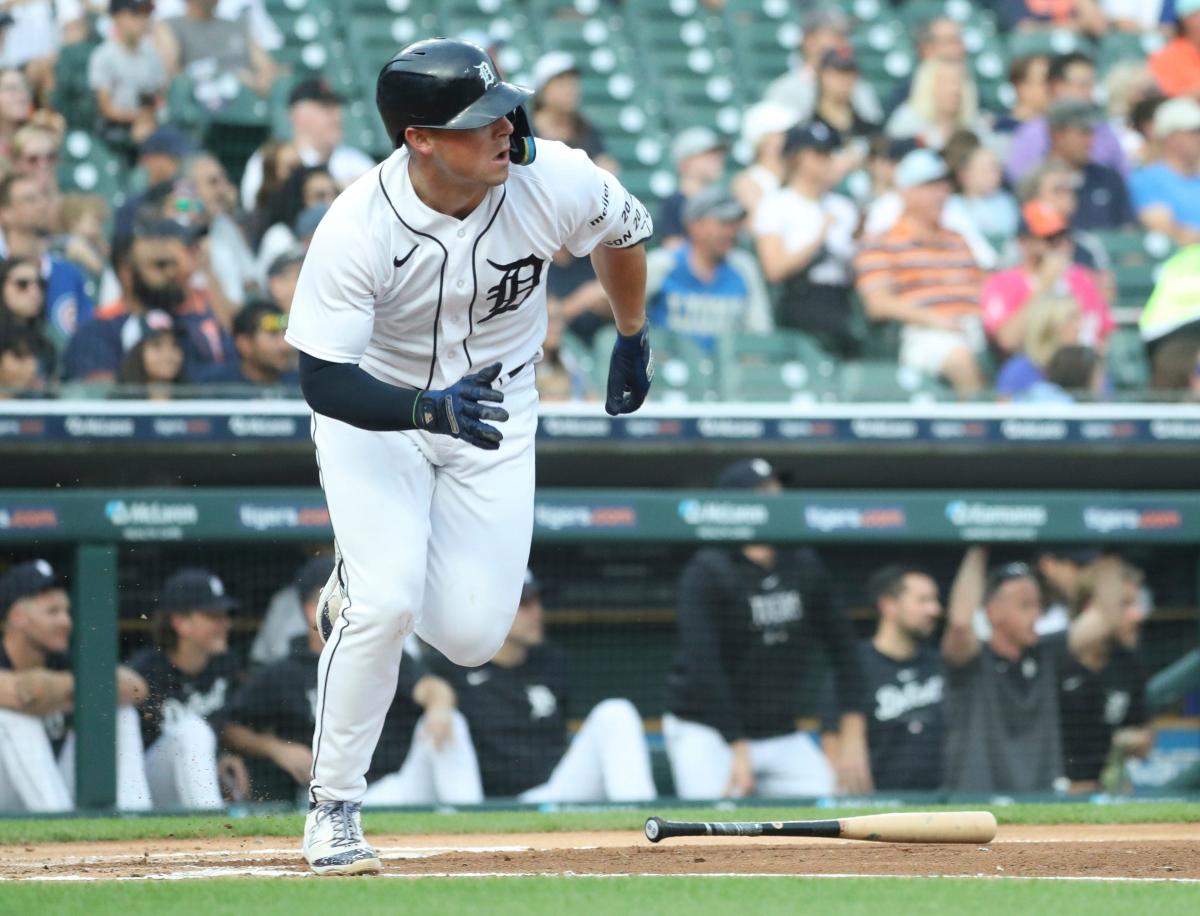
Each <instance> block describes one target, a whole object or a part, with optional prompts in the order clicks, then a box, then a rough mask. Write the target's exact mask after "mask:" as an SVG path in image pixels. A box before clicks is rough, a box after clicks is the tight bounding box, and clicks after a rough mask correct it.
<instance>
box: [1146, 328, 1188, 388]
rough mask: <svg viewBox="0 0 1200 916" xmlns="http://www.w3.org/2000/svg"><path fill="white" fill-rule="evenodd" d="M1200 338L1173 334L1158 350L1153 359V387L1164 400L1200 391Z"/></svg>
mask: <svg viewBox="0 0 1200 916" xmlns="http://www.w3.org/2000/svg"><path fill="white" fill-rule="evenodd" d="M1198 360H1200V337H1195V336H1185V335H1172V336H1171V337H1170V338H1168V339H1167V340H1166V341H1164V342H1163V343H1161V344H1159V345H1158V346H1157V347H1155V349H1154V356H1153V358H1152V362H1151V371H1150V390H1151V391H1152V392H1154V393H1155V394H1156V395H1158V396H1159V399H1160V400H1165V399H1170V398H1181V397H1185V396H1188V395H1190V396H1191V398H1192V399H1193V400H1196V399H1197V398H1196V396H1197V395H1198V394H1200V377H1197V368H1198V365H1200V364H1198V362H1197V361H1198Z"/></svg>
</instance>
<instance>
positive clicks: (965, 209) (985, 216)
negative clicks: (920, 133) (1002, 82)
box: [942, 130, 1017, 238]
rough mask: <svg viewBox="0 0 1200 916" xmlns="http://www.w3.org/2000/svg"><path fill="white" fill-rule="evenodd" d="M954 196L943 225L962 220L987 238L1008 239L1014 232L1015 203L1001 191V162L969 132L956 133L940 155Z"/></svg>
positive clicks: (1002, 177) (1015, 220) (1015, 227)
mask: <svg viewBox="0 0 1200 916" xmlns="http://www.w3.org/2000/svg"><path fill="white" fill-rule="evenodd" d="M942 155H943V158H944V159H945V160H946V166H947V168H949V170H950V182H951V185H952V187H953V189H954V194H953V195H952V196H951V197H950V200H949V201H947V203H946V212H945V213H944V214H943V215H942V219H943V221H945V220H947V219H950V220H962V221H965V222H967V223H970V224H971V225H972V226H973V227H974V228H975V231H976V232H978V233H980V234H982V235H984V236H986V237H997V236H999V237H1001V238H1006V237H1011V236H1012V235H1013V234H1014V233H1015V232H1016V231H1017V203H1016V201H1015V200H1013V196H1012V195H1011V194H1010V193H1008V191H1006V190H1005V189H1004V188H1003V186H1002V185H1003V182H1004V172H1003V170H1002V169H1001V167H1000V160H999V159H998V158H997V157H996V154H995V153H994V152H992V151H991V149H989V148H988V147H986V146H984V145H983V144H982V143H980V142H979V138H978V137H977V136H975V134H973V133H971V132H970V131H962V130H960V131H957V132H956V133H954V134H953V135H952V136H951V137H950V139H949V140H948V141H947V142H946V148H945V149H944V150H943V152H942Z"/></svg>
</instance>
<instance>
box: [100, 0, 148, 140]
mask: <svg viewBox="0 0 1200 916" xmlns="http://www.w3.org/2000/svg"><path fill="white" fill-rule="evenodd" d="M153 10H154V3H153V2H152V0H110V3H109V15H110V16H111V18H112V34H111V35H110V36H109V38H108V40H107V41H105V42H104V43H103V44H101V45H99V46H97V48H96V49H95V50H94V51H93V52H92V55H91V57H90V58H88V85H89V86H90V87H91V89H92V92H94V93H95V94H96V107H97V109H98V110H99V112H100V118H101V124H100V127H99V132H100V135H101V136H102V137H103V138H104V140H105V141H106V142H108V143H109V144H112V145H114V146H120V147H125V148H129V149H133V148H136V147H137V146H139V145H141V143H142V141H143V140H145V139H146V138H147V137H149V136H150V134H152V133H154V129H155V128H156V127H157V126H158V108H159V106H160V105H161V104H162V101H163V98H164V95H165V93H166V89H167V74H166V73H165V72H164V71H163V68H162V61H161V60H160V59H159V56H158V52H157V51H156V50H155V48H154V42H153V41H152V40H151V39H150V37H149V34H148V33H149V27H150V14H151V12H152V11H153Z"/></svg>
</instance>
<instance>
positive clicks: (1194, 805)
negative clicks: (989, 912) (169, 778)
mask: <svg viewBox="0 0 1200 916" xmlns="http://www.w3.org/2000/svg"><path fill="white" fill-rule="evenodd" d="M919 807H920V809H921V810H964V809H970V808H988V809H989V810H991V811H993V812H994V813H995V815H996V818H997V820H998V821H999V822H1000V823H1001V824H1140V823H1196V822H1200V802H1145V803H1137V804H1111V805H1094V804H1074V803H1063V804H1028V805H1027V804H1022V805H1007V806H1006V805H1001V806H989V805H973V806H971V805H921V806H919ZM879 810H880V809H879V808H836V809H831V808H788V807H780V808H771V807H761V806H755V807H746V808H743V809H740V810H730V809H722V810H715V809H705V808H663V809H652V808H650V807H646V808H641V809H637V810H632V809H630V810H611V809H610V810H598V811H552V812H541V811H535V810H525V811H464V812H459V813H447V814H443V813H436V812H427V811H426V812H387V811H380V812H376V813H372V812H368V813H367V814H366V816H365V818H364V822H365V825H366V828H367V830H368V832H370V833H372V834H375V835H382V834H428V833H543V832H553V831H565V830H630V831H637V832H639V833H640V832H641V829H642V825H643V824H644V823H645V820H646V817H647V815H649V814H651V813H653V814H659V815H661V816H663V817H668V818H676V819H679V820H726V821H728V820H801V819H806V818H827V817H834V816H838V817H844V816H849V815H854V814H877V813H879ZM303 822H304V819H303V816H302V815H299V814H277V815H257V816H250V817H241V818H232V817H229V816H178V817H126V818H121V817H106V818H54V819H28V820H25V819H22V820H0V844H4V843H14V844H16V843H51V842H85V841H91V840H144V839H161V838H167V837H176V838H180V839H191V838H195V837H220V836H282V837H292V838H296V837H299V836H300V834H301V832H302V829H303Z"/></svg>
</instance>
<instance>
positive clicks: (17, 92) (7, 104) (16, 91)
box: [0, 67, 33, 158]
mask: <svg viewBox="0 0 1200 916" xmlns="http://www.w3.org/2000/svg"><path fill="white" fill-rule="evenodd" d="M32 113H33V94H32V92H30V89H29V81H28V80H27V79H25V74H24V73H22V72H21V71H20V70H18V69H17V68H15V67H6V68H4V69H0V157H5V158H7V157H8V156H9V155H10V153H11V150H12V140H13V136H14V135H15V134H16V132H17V129H18V128H19V127H20V126H21V125H22V124H24V123H25V122H26V121H28V120H29V116H30V115H31V114H32Z"/></svg>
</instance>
